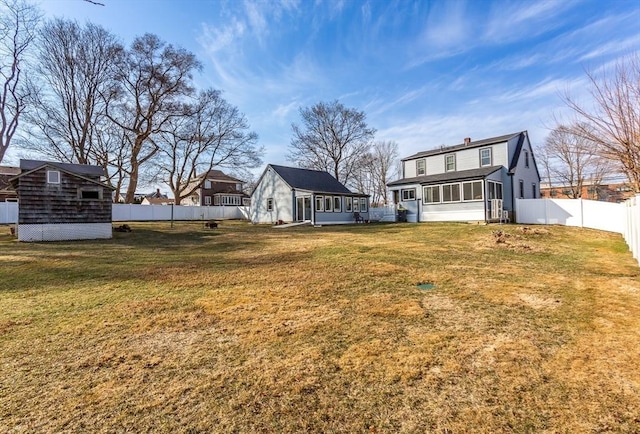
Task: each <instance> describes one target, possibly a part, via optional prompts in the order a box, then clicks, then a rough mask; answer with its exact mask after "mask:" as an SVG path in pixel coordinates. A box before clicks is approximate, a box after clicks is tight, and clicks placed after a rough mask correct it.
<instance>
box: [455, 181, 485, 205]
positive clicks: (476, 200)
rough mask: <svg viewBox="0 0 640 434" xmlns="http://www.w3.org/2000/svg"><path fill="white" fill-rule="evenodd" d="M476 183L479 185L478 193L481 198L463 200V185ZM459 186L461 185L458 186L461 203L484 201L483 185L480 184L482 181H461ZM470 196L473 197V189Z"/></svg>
mask: <svg viewBox="0 0 640 434" xmlns="http://www.w3.org/2000/svg"><path fill="white" fill-rule="evenodd" d="M476 182H479V183H480V193H481V194H482V197H481V198H480V199H465V198H464V185H465V184H474V183H476ZM461 184H462V185H461V186H460V200H461V201H462V202H480V201H483V200H484V196H485V194H484V186H483V184H484V183H483V182H482V180H479V179H476V180H474V181H463V182H462V183H461ZM471 194H472V195H473V187H471Z"/></svg>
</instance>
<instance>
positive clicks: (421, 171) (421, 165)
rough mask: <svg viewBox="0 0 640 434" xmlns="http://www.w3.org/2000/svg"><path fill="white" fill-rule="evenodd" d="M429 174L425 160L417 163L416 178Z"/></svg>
mask: <svg viewBox="0 0 640 434" xmlns="http://www.w3.org/2000/svg"><path fill="white" fill-rule="evenodd" d="M426 174H427V163H426V161H425V160H418V161H416V176H424V175H426Z"/></svg>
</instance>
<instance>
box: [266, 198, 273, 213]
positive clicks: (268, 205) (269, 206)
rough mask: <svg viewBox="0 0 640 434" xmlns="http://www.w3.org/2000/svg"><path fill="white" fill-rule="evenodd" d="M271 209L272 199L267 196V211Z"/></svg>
mask: <svg viewBox="0 0 640 434" xmlns="http://www.w3.org/2000/svg"><path fill="white" fill-rule="evenodd" d="M271 211H273V199H272V198H269V199H267V212H271Z"/></svg>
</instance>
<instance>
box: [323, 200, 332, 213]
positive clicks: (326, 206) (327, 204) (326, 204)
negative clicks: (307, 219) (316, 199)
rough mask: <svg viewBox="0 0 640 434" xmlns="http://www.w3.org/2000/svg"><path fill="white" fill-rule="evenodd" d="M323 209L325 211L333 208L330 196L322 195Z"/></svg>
mask: <svg viewBox="0 0 640 434" xmlns="http://www.w3.org/2000/svg"><path fill="white" fill-rule="evenodd" d="M324 210H325V212H331V211H332V210H333V198H332V197H331V196H325V197H324Z"/></svg>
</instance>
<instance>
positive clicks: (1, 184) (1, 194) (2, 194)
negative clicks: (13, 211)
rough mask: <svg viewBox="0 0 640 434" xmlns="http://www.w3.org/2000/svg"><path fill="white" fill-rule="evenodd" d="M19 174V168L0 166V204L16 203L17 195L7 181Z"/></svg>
mask: <svg viewBox="0 0 640 434" xmlns="http://www.w3.org/2000/svg"><path fill="white" fill-rule="evenodd" d="M19 174H20V168H19V167H11V166H0V202H16V201H17V200H18V193H17V192H16V190H15V189H14V188H13V187H12V186H11V182H9V180H10V179H11V178H13V177H14V176H16V175H19Z"/></svg>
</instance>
